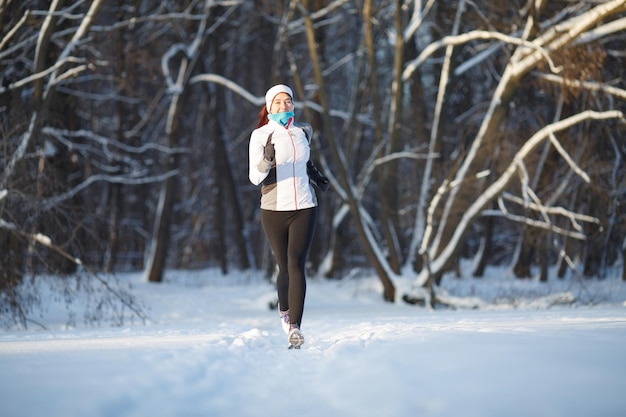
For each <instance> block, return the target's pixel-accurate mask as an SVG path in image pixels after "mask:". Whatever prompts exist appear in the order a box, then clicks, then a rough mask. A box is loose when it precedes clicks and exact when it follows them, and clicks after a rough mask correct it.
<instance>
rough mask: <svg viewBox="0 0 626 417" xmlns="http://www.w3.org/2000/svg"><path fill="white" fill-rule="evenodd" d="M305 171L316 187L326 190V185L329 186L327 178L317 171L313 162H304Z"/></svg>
mask: <svg viewBox="0 0 626 417" xmlns="http://www.w3.org/2000/svg"><path fill="white" fill-rule="evenodd" d="M306 173H307V174H308V176H309V178H310V179H311V181H313V184H314V185H315V186H316V187H317V188H319V189H320V190H322V191H328V187H330V182H329V181H328V178H326V177H325V176H324V175H323V174H322V173H321V172H319V171H318V169H317V167H316V166H315V164H313V162H311V161H310V160H309V162H307V163H306Z"/></svg>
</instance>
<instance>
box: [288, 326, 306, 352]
mask: <svg viewBox="0 0 626 417" xmlns="http://www.w3.org/2000/svg"><path fill="white" fill-rule="evenodd" d="M287 340H288V341H289V349H300V346H302V345H303V344H304V336H302V333H301V332H300V328H299V327H298V325H297V324H292V325H291V326H289V337H288V338H287Z"/></svg>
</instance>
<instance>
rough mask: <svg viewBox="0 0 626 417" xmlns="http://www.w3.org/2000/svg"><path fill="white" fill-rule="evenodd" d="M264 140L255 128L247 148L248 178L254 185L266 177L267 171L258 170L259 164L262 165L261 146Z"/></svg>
mask: <svg viewBox="0 0 626 417" xmlns="http://www.w3.org/2000/svg"><path fill="white" fill-rule="evenodd" d="M264 145H265V142H264V141H263V139H262V134H261V133H260V132H259V131H258V130H255V131H254V132H252V135H251V136H250V147H249V150H248V158H249V164H248V178H249V179H250V182H251V183H252V184H254V185H259V184H261V182H263V180H264V179H265V178H266V177H267V174H268V172H269V170H268V171H260V170H259V166H263V164H262V162H263V147H264Z"/></svg>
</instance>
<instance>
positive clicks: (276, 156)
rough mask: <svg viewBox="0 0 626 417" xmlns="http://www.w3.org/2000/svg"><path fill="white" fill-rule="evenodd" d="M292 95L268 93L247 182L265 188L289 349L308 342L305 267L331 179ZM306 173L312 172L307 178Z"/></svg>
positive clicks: (264, 216)
mask: <svg viewBox="0 0 626 417" xmlns="http://www.w3.org/2000/svg"><path fill="white" fill-rule="evenodd" d="M293 109H294V105H293V92H292V91H291V88H289V87H288V86H286V85H284V84H278V85H275V86H273V87H272V88H270V89H269V90H268V91H267V93H266V94H265V106H264V107H263V108H262V109H261V112H260V113H259V124H258V126H257V128H256V129H255V130H254V131H253V132H252V135H251V136H250V150H249V151H250V152H249V162H250V164H249V178H250V181H251V182H252V183H253V184H254V185H261V225H262V227H263V232H264V233H265V237H266V238H267V241H268V242H269V244H270V246H271V248H272V252H273V254H274V258H275V259H276V263H277V265H278V277H277V281H276V288H277V292H278V311H279V314H280V319H281V322H282V325H283V329H284V330H285V332H286V333H287V335H288V342H289V347H290V348H299V347H300V346H301V345H302V344H303V343H304V336H303V335H302V332H301V326H302V314H303V311H304V299H305V295H306V276H305V271H304V269H305V263H306V259H307V255H308V251H309V247H310V245H311V241H312V239H313V233H314V231H315V222H316V218H317V197H316V195H315V191H314V189H313V187H312V185H311V184H310V182H309V181H310V180H312V181H314V183H316V185H317V186H318V187H319V188H321V189H323V190H324V191H325V190H326V189H328V180H327V179H326V178H324V177H323V176H322V175H321V174H320V173H319V171H317V170H316V169H315V167H314V166H313V165H312V164H311V163H310V161H309V156H310V143H309V142H310V139H311V136H312V135H311V134H312V128H311V126H310V125H308V124H296V123H295V122H294V112H293ZM307 171H308V173H307Z"/></svg>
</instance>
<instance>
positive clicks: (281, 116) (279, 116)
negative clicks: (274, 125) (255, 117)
mask: <svg viewBox="0 0 626 417" xmlns="http://www.w3.org/2000/svg"><path fill="white" fill-rule="evenodd" d="M293 116H294V114H293V112H292V111H284V112H281V113H272V114H268V115H267V118H268V119H270V120H272V121H274V122H278V123H280V124H281V125H283V126H285V127H287V123H289V119H291V118H293Z"/></svg>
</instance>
